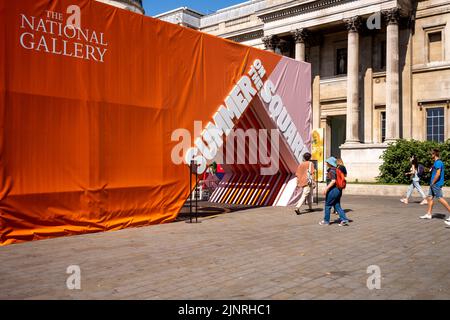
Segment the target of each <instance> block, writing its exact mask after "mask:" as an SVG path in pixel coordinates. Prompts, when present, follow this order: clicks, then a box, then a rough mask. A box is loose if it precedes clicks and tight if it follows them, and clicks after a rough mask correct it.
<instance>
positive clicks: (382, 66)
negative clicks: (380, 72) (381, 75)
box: [380, 41, 386, 69]
mask: <svg viewBox="0 0 450 320" xmlns="http://www.w3.org/2000/svg"><path fill="white" fill-rule="evenodd" d="M385 68H386V41H381V43H380V69H385Z"/></svg>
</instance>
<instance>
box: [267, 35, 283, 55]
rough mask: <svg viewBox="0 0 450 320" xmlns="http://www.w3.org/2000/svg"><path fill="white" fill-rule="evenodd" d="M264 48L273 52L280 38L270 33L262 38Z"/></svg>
mask: <svg viewBox="0 0 450 320" xmlns="http://www.w3.org/2000/svg"><path fill="white" fill-rule="evenodd" d="M262 41H263V43H264V46H265V47H266V50H268V51H271V52H275V50H276V49H277V48H278V47H279V45H280V41H281V40H280V38H279V37H278V36H277V35H270V36H266V37H264V38H262Z"/></svg>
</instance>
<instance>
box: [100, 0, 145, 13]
mask: <svg viewBox="0 0 450 320" xmlns="http://www.w3.org/2000/svg"><path fill="white" fill-rule="evenodd" d="M97 1H99V2H103V3H106V4H109V5H112V6H115V7H118V8H121V9H125V10H129V11H132V12H136V13H140V14H144V13H145V11H144V7H143V6H142V0H97Z"/></svg>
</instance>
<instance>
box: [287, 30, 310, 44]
mask: <svg viewBox="0 0 450 320" xmlns="http://www.w3.org/2000/svg"><path fill="white" fill-rule="evenodd" d="M291 34H292V36H293V37H294V40H295V43H305V42H306V39H307V38H308V35H309V32H308V29H306V28H301V29H295V30H292V31H291Z"/></svg>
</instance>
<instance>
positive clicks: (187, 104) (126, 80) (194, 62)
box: [0, 0, 280, 245]
mask: <svg viewBox="0 0 450 320" xmlns="http://www.w3.org/2000/svg"><path fill="white" fill-rule="evenodd" d="M0 41H1V50H0V124H1V129H0V243H1V244H3V245H4V244H10V243H14V242H20V241H29V240H37V239H43V238H48V237H54V236H62V235H73V234H81V233H87V232H97V231H105V230H117V229H121V228H125V227H136V226H145V225H150V224H155V223H163V222H168V221H172V220H174V219H175V218H176V216H177V214H178V212H179V210H180V208H181V206H182V205H183V203H184V201H185V200H186V198H187V197H188V194H189V176H188V174H189V173H188V169H187V167H186V166H183V165H175V164H174V163H173V162H172V160H171V150H172V148H173V147H174V145H175V144H176V142H172V141H171V133H172V132H173V130H175V129H177V128H187V129H188V130H190V131H191V132H193V129H194V128H193V127H194V121H195V120H198V121H203V123H204V124H206V123H207V122H208V121H210V119H211V117H212V116H213V114H214V113H215V112H216V111H217V110H218V108H219V106H220V105H221V104H223V101H224V99H225V97H226V96H227V95H228V94H229V92H230V90H231V89H232V88H233V86H235V84H236V82H237V81H238V80H239V78H240V77H241V76H242V75H243V74H245V73H246V72H248V69H249V67H250V66H251V64H252V63H253V61H254V60H255V59H260V60H261V61H262V63H263V64H264V67H265V69H266V70H267V73H268V74H270V73H271V72H272V71H273V70H274V68H275V66H276V65H277V63H278V62H279V60H280V56H277V55H275V54H272V53H269V52H265V51H261V50H257V49H253V48H250V47H246V46H243V45H239V44H237V43H233V42H231V41H227V40H223V39H220V38H217V37H213V36H210V35H207V34H204V33H200V32H197V31H193V30H190V29H188V28H184V27H179V26H176V25H172V24H169V23H165V22H162V21H159V20H155V19H152V18H149V17H144V16H141V15H138V14H134V13H130V12H127V11H124V10H121V9H118V8H115V7H112V6H108V5H105V4H102V3H99V2H96V1H93V0H79V1H74V0H70V1H69V0H21V1H9V0H0Z"/></svg>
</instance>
